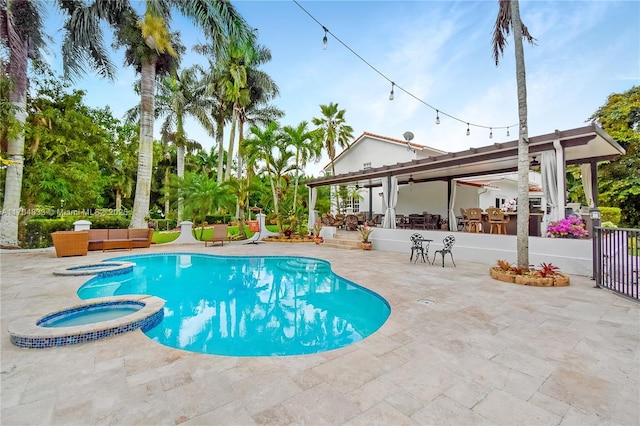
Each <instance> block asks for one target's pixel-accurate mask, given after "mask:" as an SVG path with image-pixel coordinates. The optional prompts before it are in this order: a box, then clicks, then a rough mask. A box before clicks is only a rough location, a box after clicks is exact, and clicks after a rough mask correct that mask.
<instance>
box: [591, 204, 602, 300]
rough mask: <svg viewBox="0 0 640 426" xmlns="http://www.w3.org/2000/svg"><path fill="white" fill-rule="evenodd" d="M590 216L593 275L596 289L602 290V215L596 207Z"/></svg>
mask: <svg viewBox="0 0 640 426" xmlns="http://www.w3.org/2000/svg"><path fill="white" fill-rule="evenodd" d="M589 216H591V241H592V244H593V250H592V254H591V256H592V260H593V262H592V271H591V272H592V274H593V279H594V280H595V281H596V286H595V287H596V288H600V283H601V280H602V276H601V275H600V272H601V271H600V265H601V263H600V247H601V245H600V244H601V238H602V233H601V230H600V218H601V217H602V216H601V214H600V210H599V209H598V208H597V207H595V208H593V209H589Z"/></svg>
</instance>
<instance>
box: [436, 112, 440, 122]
mask: <svg viewBox="0 0 640 426" xmlns="http://www.w3.org/2000/svg"><path fill="white" fill-rule="evenodd" d="M436 124H440V111H438V110H436Z"/></svg>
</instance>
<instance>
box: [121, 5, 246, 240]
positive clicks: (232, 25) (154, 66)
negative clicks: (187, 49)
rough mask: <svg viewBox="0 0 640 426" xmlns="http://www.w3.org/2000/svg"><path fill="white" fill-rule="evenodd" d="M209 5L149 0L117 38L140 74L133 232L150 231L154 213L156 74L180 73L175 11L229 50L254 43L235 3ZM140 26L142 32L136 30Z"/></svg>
mask: <svg viewBox="0 0 640 426" xmlns="http://www.w3.org/2000/svg"><path fill="white" fill-rule="evenodd" d="M206 6H207V7H203V4H202V2H201V1H198V0H191V1H184V0H182V1H179V0H148V1H147V2H146V13H145V17H144V22H140V21H139V20H138V19H137V17H136V16H135V14H130V15H128V16H126V17H123V21H124V22H125V24H124V25H122V27H121V28H120V31H119V32H118V34H117V38H118V44H120V45H124V46H126V47H127V49H126V52H125V55H126V63H127V64H129V65H135V66H136V70H137V71H138V72H139V73H140V75H141V84H140V99H141V102H140V141H139V143H140V146H139V150H138V175H137V176H138V177H137V183H136V196H135V200H134V206H133V214H132V218H131V226H132V227H143V226H145V223H146V221H145V216H146V215H147V213H148V211H149V201H150V192H151V171H152V163H153V126H154V115H153V113H154V95H155V76H156V72H158V73H165V72H167V71H168V70H169V69H171V67H175V68H177V63H176V61H174V60H172V57H177V52H176V49H175V48H174V45H173V44H172V42H173V41H176V40H177V39H178V38H177V36H176V35H172V34H170V33H169V31H168V29H167V26H166V22H168V21H169V19H170V11H171V9H172V7H173V8H176V9H177V10H178V11H179V12H180V13H181V14H182V15H184V16H186V17H189V18H191V19H192V20H193V21H194V23H195V24H197V25H198V26H200V27H201V28H203V29H204V31H205V34H206V35H207V37H208V38H209V39H210V40H212V41H213V42H214V43H219V45H224V43H225V41H226V40H227V39H232V40H253V38H254V35H253V33H252V31H251V29H250V28H249V27H248V26H247V24H246V22H245V21H244V19H243V18H242V16H241V15H240V14H239V13H238V12H237V11H236V9H235V8H234V6H233V5H232V4H231V3H230V2H226V1H216V2H207V3H206ZM136 27H137V28H139V30H141V31H136V30H135V28H136Z"/></svg>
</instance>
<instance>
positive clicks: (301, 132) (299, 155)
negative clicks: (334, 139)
mask: <svg viewBox="0 0 640 426" xmlns="http://www.w3.org/2000/svg"><path fill="white" fill-rule="evenodd" d="M308 124H309V123H307V122H306V121H302V122H300V124H298V127H291V126H285V127H284V129H283V131H284V133H285V135H286V136H287V139H286V143H287V145H288V146H289V147H292V148H293V149H294V150H295V156H296V157H295V166H296V175H295V178H294V184H293V186H294V189H293V206H294V208H295V206H297V195H298V178H299V176H300V169H303V168H304V167H305V166H306V165H307V163H308V162H309V161H311V160H317V159H319V158H320V153H321V150H322V145H321V144H320V138H319V133H318V131H317V130H309V129H308V128H307V126H308Z"/></svg>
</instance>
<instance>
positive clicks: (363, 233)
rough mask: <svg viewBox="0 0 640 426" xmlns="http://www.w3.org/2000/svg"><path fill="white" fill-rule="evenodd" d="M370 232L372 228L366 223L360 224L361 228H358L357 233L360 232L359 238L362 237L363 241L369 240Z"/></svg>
mask: <svg viewBox="0 0 640 426" xmlns="http://www.w3.org/2000/svg"><path fill="white" fill-rule="evenodd" d="M372 232H373V228H372V227H370V226H368V225H366V224H365V225H364V226H362V228H360V229H358V233H359V234H360V238H362V242H363V243H368V242H369V236H371V233H372Z"/></svg>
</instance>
